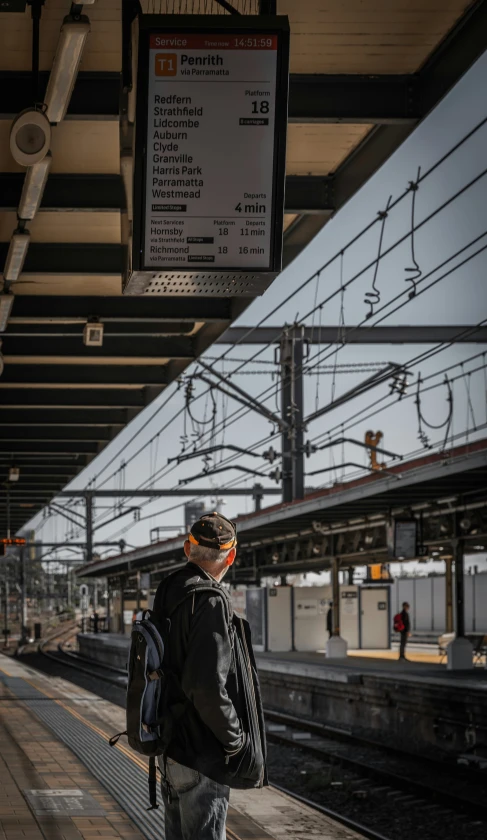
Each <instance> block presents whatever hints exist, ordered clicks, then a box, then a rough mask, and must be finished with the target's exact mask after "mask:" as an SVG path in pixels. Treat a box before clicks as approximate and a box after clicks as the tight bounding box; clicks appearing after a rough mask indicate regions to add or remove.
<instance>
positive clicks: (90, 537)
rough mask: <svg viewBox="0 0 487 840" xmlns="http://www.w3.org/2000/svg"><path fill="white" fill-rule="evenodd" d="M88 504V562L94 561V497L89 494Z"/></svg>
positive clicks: (86, 498) (87, 496)
mask: <svg viewBox="0 0 487 840" xmlns="http://www.w3.org/2000/svg"><path fill="white" fill-rule="evenodd" d="M85 503H86V562H87V563H91V561H92V560H93V496H92V495H91V493H87V494H86V496H85Z"/></svg>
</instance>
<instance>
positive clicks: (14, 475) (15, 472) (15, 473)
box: [8, 467, 20, 481]
mask: <svg viewBox="0 0 487 840" xmlns="http://www.w3.org/2000/svg"><path fill="white" fill-rule="evenodd" d="M19 478H20V470H19V468H18V467H10V469H9V471H8V480H9V481H18V480H19Z"/></svg>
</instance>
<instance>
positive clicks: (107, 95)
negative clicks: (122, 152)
mask: <svg viewBox="0 0 487 840" xmlns="http://www.w3.org/2000/svg"><path fill="white" fill-rule="evenodd" d="M48 79H49V71H41V72H40V73H39V97H40V98H39V102H43V101H44V100H43V97H44V95H45V92H46V88H47V82H48ZM119 96H120V74H119V73H101V72H82V73H78V75H77V77H76V83H75V86H74V90H73V93H72V96H71V99H70V102H69V107H68V117H69V116H70V117H75V116H78V117H88V116H95V117H96V116H98V117H105V118H107V117H117V118H118V112H119ZM31 105H32V73H31V72H30V71H13V72H12V71H2V72H0V112H1V113H3V114H12V115H13V114H18V113H19V111H22V110H23V109H24V108H30V107H31Z"/></svg>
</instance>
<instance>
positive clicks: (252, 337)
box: [216, 325, 487, 344]
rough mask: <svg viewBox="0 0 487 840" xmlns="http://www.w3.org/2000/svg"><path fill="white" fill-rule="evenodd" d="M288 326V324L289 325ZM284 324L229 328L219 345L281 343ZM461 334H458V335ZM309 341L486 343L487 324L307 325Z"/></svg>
mask: <svg viewBox="0 0 487 840" xmlns="http://www.w3.org/2000/svg"><path fill="white" fill-rule="evenodd" d="M288 328H289V326H288ZM285 329H286V327H285V326H282V327H230V328H229V329H228V330H226V332H224V333H223V335H221V336H220V338H218V339H217V341H216V344H236V343H239V344H268V343H277V342H279V340H280V338H281V336H282V334H283V332H284V330H285ZM457 336H458V337H457ZM303 337H304V338H305V339H306V341H307V342H309V343H310V344H344V343H345V344H436V343H437V342H442V341H445V342H446V341H447V342H457V343H472V344H485V343H487V327H474V326H473V325H471V326H469V325H463V326H459V325H449V326H429V325H425V326H421V327H420V326H390V327H340V328H339V327H323V326H321V327H320V328H319V329H318V327H315V328H313V327H305V328H304V331H303Z"/></svg>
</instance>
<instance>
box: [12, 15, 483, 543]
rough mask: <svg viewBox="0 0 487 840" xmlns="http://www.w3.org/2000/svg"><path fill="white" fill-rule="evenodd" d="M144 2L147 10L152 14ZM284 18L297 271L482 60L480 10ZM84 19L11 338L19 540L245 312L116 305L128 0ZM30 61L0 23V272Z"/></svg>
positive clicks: (45, 39) (43, 37)
mask: <svg viewBox="0 0 487 840" xmlns="http://www.w3.org/2000/svg"><path fill="white" fill-rule="evenodd" d="M12 5H14V4H12ZM144 5H145V6H146V7H147V9H146V10H147V11H153V9H154V3H152V2H145V3H142V6H144ZM159 5H160V7H161V10H162V11H164V9H165V3H164V0H162V2H161V3H160V4H159ZM200 5H201V7H203V6H204V7H205V8H206V9H207V10H208V11H210V12H216V11H218V10H220V11H221V8H220V7H217V6H216V4H215V3H213V5H212V4H211V2H210V3H207V2H205V3H204V4H203V3H201V4H200V3H194V4H192V8H194V9H195V11H197V10H198V9H199V6H200ZM235 5H236V6H237V8H238V6H239V2H238V0H235ZM245 5H246V6H247V7H250V6H252V8H254V7H256V0H251V2H250V3H246V4H245ZM169 7H172V8H174V3H171V4H169V6H168V10H169ZM277 11H278V13H279V14H288V15H289V18H290V24H291V66H290V71H291V80H290V110H289V134H288V157H287V182H286V202H285V227H286V233H285V263H288V262H290V261H291V260H292V259H293V258H294V257H295V256H296V255H297V254H298V253H299V252H300V251H301V250H302V248H303V247H304V246H305V245H306V244H307V243H308V242H309V241H310V240H311V239H312V237H313V236H314V235H315V234H316V232H317V231H318V230H319V229H320V228H321V227H322V226H323V224H324V223H325V222H326V221H327V220H328V219H329V218H330V216H331V215H332V214H333V213H334V212H335V211H336V210H337V209H339V208H340V207H341V206H342V205H343V204H344V203H345V202H346V201H347V199H348V198H349V197H350V196H351V195H353V194H354V193H355V192H356V191H357V190H358V189H359V188H360V186H361V185H362V184H363V183H364V182H365V181H366V180H367V178H368V177H369V176H370V175H371V174H373V172H375V171H376V169H378V167H379V166H380V165H381V164H382V163H383V162H384V160H385V159H386V158H387V157H388V156H389V155H390V154H391V153H392V152H393V151H394V150H395V149H396V148H397V147H398V146H399V145H400V143H401V142H402V141H403V140H404V139H405V137H407V136H408V134H409V133H410V132H411V131H412V130H413V128H414V126H415V125H416V124H417V122H418V120H420V119H421V118H423V117H424V116H425V115H426V114H427V113H428V112H429V111H430V110H431V108H432V107H434V105H435V104H436V103H437V102H438V101H439V99H441V97H442V96H443V95H444V94H445V93H446V92H447V91H448V90H449V89H450V88H451V87H452V86H453V85H454V84H455V83H456V81H457V80H458V79H459V78H460V76H461V75H462V74H463V73H464V72H465V71H466V70H467V69H468V68H469V67H470V66H471V64H472V63H473V62H474V61H475V60H476V59H477V58H478V57H479V55H481V53H482V52H483V51H484V49H485V46H486V43H487V3H486V2H484V0H481V2H473V3H466V2H465V0H421V2H415V3H410V2H408V0H393V2H391V0H349V2H347V3H344V2H343V0H302V2H300V3H295V2H293V1H292V0H278V3H277ZM68 12H69V4H67V3H65V2H63V0H46V3H45V5H44V6H43V8H42V16H41V20H40V80H39V87H40V94H41V96H42V95H43V92H44V90H45V87H46V84H47V79H48V75H49V72H50V69H51V67H52V62H53V58H54V54H55V50H56V45H57V41H58V37H59V30H60V26H61V23H62V20H63V17H64V15H65V14H67V13H68ZM83 12H84V13H86V14H88V15H89V18H90V21H91V33H90V36H89V39H88V42H87V46H86V50H85V52H84V54H83V59H82V64H81V72H80V73H79V75H78V78H77V81H76V84H75V88H74V92H73V96H72V99H71V103H70V107H69V110H68V114H67V117H66V118H65V119H64V120H63V121H62V122H61V123H60V124H59V125H57V126H56V127H55V128H54V129H53V139H52V147H51V151H52V157H53V163H52V170H51V174H50V176H49V180H48V182H47V186H46V190H45V193H44V197H43V204H42V207H41V211H40V212H39V213H38V215H37V217H36V218H35V219H34V221H33V223H32V225H30V231H31V244H30V247H29V251H28V254H27V259H26V262H25V266H24V271H23V273H22V275H21V277H20V280H19V282H18V283H15V284H14V285H13V288H12V291H13V293H14V295H15V301H14V306H13V310H12V315H11V317H10V319H9V322H8V325H7V328H6V331H5V332H4V333H3V334H2V335H1V339H2V342H3V346H2V353H3V356H4V362H5V368H4V372H3V374H2V376H1V377H0V411H1V415H0V528H2V529H3V528H5V526H6V520H5V513H4V510H5V505H4V504H1V503H2V502H3V501H4V500H5V489H4V487H3V481H4V478H5V477H6V471H7V468H8V466H9V465H11V464H12V463H13V462H15V465H16V466H19V467H20V469H21V477H20V481H19V482H18V484H17V485H16V486H15V488H14V487H12V489H11V494H10V495H11V499H12V509H11V526H12V529H13V530H16V529H18V528H19V527H21V526H22V525H23V524H24V522H25V521H26V519H28V518H30V517H31V516H32V515H33V514H34V513H36V512H37V511H38V510H39V509H41V508H42V507H43V505H44V504H46V503H47V502H48V501H49V499H50V498H52V497H53V496H54V495H55V493H56V491H57V490H58V489H60V488H62V487H63V486H64V485H65V484H66V483H67V482H68V481H69V480H70V479H72V478H73V477H74V476H75V475H77V473H78V472H79V471H80V470H81V469H82V468H83V467H84V466H86V464H87V463H89V462H90V460H91V459H92V458H93V457H94V456H95V455H96V454H98V453H99V452H100V451H101V450H102V449H103V447H104V446H106V445H107V443H108V442H109V441H110V440H112V439H113V438H114V437H115V436H116V435H117V433H118V431H119V430H120V429H121V428H123V426H124V425H125V424H126V423H128V422H129V421H130V420H131V419H132V418H133V417H134V416H135V415H136V414H137V413H138V412H139V411H140V410H141V409H142V408H143V407H144V406H145V405H147V404H148V403H149V402H151V400H152V399H154V397H155V396H157V395H158V394H159V393H160V392H161V391H162V390H163V389H164V388H165V387H166V386H167V384H168V383H170V382H171V381H173V380H174V379H175V378H176V377H177V376H178V375H179V374H180V373H181V372H182V371H183V370H184V369H185V367H186V366H187V365H188V364H189V363H190V362H191V361H192V360H193V359H195V358H197V357H198V355H199V354H200V353H202V352H204V350H205V349H206V348H207V347H208V346H209V345H210V344H211V343H212V342H213V341H215V340H216V339H217V338H218V337H219V336H220V335H221V334H222V333H223V332H224V330H225V329H226V328H227V327H228V326H229V325H230V324H231V323H232V321H233V320H234V319H235V318H236V317H237V316H238V315H240V314H241V312H242V311H243V310H244V309H245V307H246V306H247V305H248V304H249V303H250V301H251V299H250V298H246V299H239V300H229V299H224V298H214V299H208V298H206V299H205V298H195V297H192V298H191V299H190V298H184V297H180V298H175V297H173V298H164V299H160V300H157V301H154V300H153V299H150V300H149V299H147V298H144V297H140V298H134V297H128V298H127V297H124V296H123V295H122V293H121V266H122V248H121V242H120V207H121V203H122V183H121V178H120V147H119V126H118V112H119V82H120V69H121V0H98V2H96V3H95V4H94V5H88V6H86V7H85V8H84V10H83ZM31 54H32V20H31V13H30V7H29V6H27V7H26V11H25V12H24V13H12V12H9V13H7V12H0V271H1V269H2V266H3V263H4V260H5V257H6V253H7V250H8V242H9V238H10V236H11V234H12V232H13V230H14V228H15V227H16V208H17V205H18V201H19V197H20V194H21V190H22V184H23V178H24V170H23V169H22V168H21V167H20V166H18V165H17V164H16V163H15V162H14V160H13V158H12V157H11V154H10V151H9V141H8V137H9V131H10V126H11V123H12V120H13V118H14V116H15V115H16V114H18V113H19V112H20V111H21V110H22V109H23V108H25V107H28V106H30V105H31V103H32V76H31ZM91 317H97V318H99V320H100V321H102V322H103V323H104V327H105V337H104V344H103V347H101V348H97V347H91V348H90V347H85V346H84V344H83V342H82V330H83V326H84V324H85V323H86V321H87V320H88V319H89V318H91Z"/></svg>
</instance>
